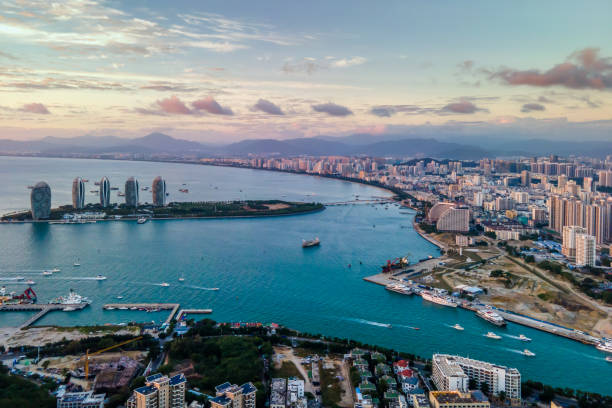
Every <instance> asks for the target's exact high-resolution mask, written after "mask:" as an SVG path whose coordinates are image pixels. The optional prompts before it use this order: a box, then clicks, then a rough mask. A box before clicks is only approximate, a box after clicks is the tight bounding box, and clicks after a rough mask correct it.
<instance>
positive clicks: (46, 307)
mask: <svg viewBox="0 0 612 408" xmlns="http://www.w3.org/2000/svg"><path fill="white" fill-rule="evenodd" d="M88 305H89V303H79V304H74V305H64V304H59V303H48V304H36V303H18V304H3V305H0V312H28V311H38V313H36V314H35V315H34V316H32V317H30V318H29V319H28V320H26V321H25V322H24V323H22V324H21V325H20V326H19V329H24V328H26V327H28V326H30V325H32V324H34V322H36V321H38V320H39V319H41V318H42V317H43V316H44V315H46V314H47V313H49V312H52V311H54V310H62V311H65V312H72V311H75V310H82V309H84V308H86V307H87V306H88ZM68 308H69V309H68Z"/></svg>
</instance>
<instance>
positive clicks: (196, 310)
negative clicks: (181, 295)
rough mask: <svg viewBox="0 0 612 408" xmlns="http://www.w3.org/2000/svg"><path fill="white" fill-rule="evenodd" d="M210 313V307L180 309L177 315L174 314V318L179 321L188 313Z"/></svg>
mask: <svg viewBox="0 0 612 408" xmlns="http://www.w3.org/2000/svg"><path fill="white" fill-rule="evenodd" d="M211 313H212V309H181V310H180V311H179V312H178V315H176V320H177V321H179V320H181V319H182V318H183V317H184V316H187V315H190V314H211Z"/></svg>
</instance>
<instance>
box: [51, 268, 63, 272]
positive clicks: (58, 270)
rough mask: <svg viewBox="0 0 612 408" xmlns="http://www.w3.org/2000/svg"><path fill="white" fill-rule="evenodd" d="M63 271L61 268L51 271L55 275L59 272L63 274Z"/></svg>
mask: <svg viewBox="0 0 612 408" xmlns="http://www.w3.org/2000/svg"><path fill="white" fill-rule="evenodd" d="M61 271H62V270H61V269H60V268H53V269H51V272H53V273H58V272H61Z"/></svg>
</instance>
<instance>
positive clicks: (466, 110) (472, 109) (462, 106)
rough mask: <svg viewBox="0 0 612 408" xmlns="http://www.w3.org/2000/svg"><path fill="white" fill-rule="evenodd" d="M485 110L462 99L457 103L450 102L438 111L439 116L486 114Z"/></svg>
mask: <svg viewBox="0 0 612 408" xmlns="http://www.w3.org/2000/svg"><path fill="white" fill-rule="evenodd" d="M486 111H487V110H486V109H483V108H479V107H477V106H476V105H474V104H473V103H472V102H470V101H468V100H467V99H462V100H460V101H459V102H452V103H449V104H448V105H446V106H444V107H443V108H442V109H440V111H439V113H440V114H442V115H443V114H456V113H457V114H462V115H468V114H472V113H476V112H486Z"/></svg>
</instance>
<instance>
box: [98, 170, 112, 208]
mask: <svg viewBox="0 0 612 408" xmlns="http://www.w3.org/2000/svg"><path fill="white" fill-rule="evenodd" d="M100 205H101V206H102V207H108V206H109V205H110V181H109V180H108V177H102V180H100Z"/></svg>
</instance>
